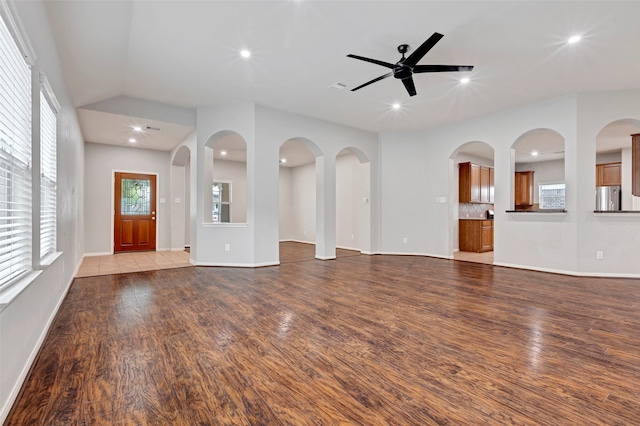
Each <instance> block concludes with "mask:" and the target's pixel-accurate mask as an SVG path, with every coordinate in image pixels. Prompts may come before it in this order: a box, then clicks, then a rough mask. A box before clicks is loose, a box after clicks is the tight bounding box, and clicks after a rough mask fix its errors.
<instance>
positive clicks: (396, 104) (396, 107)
mask: <svg viewBox="0 0 640 426" xmlns="http://www.w3.org/2000/svg"><path fill="white" fill-rule="evenodd" d="M391 108H393V109H400V104H398V103H395V104H393V105H391Z"/></svg>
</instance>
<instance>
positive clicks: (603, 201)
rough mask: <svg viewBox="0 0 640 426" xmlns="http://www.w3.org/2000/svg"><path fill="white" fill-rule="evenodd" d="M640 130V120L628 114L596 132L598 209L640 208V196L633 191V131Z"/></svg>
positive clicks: (639, 131) (596, 202)
mask: <svg viewBox="0 0 640 426" xmlns="http://www.w3.org/2000/svg"><path fill="white" fill-rule="evenodd" d="M639 133H640V120H637V119H629V118H627V119H622V120H616V121H612V122H611V123H609V124H607V125H606V126H604V127H603V128H602V130H600V132H599V133H598V135H597V136H596V162H595V164H596V166H595V167H596V200H595V210H599V211H602V210H604V211H610V210H613V211H616V210H640V197H636V196H634V195H633V193H632V186H633V183H632V181H633V175H634V173H633V161H632V155H631V152H632V150H631V135H634V134H639ZM636 167H640V164H638V165H636Z"/></svg>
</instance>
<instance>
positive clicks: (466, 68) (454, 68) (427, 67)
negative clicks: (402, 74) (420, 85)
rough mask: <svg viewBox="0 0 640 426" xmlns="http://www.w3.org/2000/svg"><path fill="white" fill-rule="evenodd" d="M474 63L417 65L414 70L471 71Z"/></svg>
mask: <svg viewBox="0 0 640 426" xmlns="http://www.w3.org/2000/svg"><path fill="white" fill-rule="evenodd" d="M472 69H473V65H416V66H415V67H414V68H413V72H414V74H415V73H421V72H446V71H471V70H472Z"/></svg>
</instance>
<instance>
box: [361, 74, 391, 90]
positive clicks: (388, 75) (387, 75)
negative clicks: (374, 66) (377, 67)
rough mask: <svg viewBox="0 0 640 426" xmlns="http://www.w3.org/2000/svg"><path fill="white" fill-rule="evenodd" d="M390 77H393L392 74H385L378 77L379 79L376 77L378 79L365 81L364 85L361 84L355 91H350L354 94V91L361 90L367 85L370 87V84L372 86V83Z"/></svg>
mask: <svg viewBox="0 0 640 426" xmlns="http://www.w3.org/2000/svg"><path fill="white" fill-rule="evenodd" d="M392 75H393V72H389V73H387V74H385V75H381V76H380V77H378V78H374V79H373V80H371V81H367V82H366V83H365V84H361V85H360V86H358V87H356V88H355V89H351V91H352V92H355V91H356V90H358V89H362V88H363V87H365V86H368V85H370V84H372V83H375V82H376V81H380V80H382V79H383V78H387V77H391V76H392Z"/></svg>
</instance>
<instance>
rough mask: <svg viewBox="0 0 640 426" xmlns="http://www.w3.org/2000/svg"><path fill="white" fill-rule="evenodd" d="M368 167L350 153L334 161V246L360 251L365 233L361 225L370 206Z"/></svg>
mask: <svg viewBox="0 0 640 426" xmlns="http://www.w3.org/2000/svg"><path fill="white" fill-rule="evenodd" d="M367 167H368V164H367V163H365V164H361V163H360V160H358V157H356V156H355V155H354V154H352V153H349V154H346V155H340V156H338V157H337V158H336V246H337V247H340V248H345V249H351V250H361V249H362V245H363V238H364V237H365V236H366V230H362V229H361V227H360V225H361V223H362V222H366V221H367V220H368V219H367V208H368V207H369V205H368V204H367V203H366V202H365V201H364V199H368V198H369V182H368V179H369V175H368V173H367V172H368V171H367Z"/></svg>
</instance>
